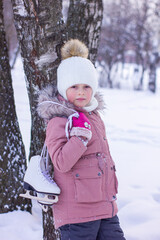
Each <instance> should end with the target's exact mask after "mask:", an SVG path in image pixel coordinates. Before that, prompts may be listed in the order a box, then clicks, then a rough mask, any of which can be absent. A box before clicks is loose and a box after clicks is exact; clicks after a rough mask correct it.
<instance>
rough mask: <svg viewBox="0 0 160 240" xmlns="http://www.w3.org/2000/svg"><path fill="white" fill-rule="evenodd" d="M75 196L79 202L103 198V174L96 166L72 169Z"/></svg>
mask: <svg viewBox="0 0 160 240" xmlns="http://www.w3.org/2000/svg"><path fill="white" fill-rule="evenodd" d="M73 176H74V183H75V198H76V201H77V202H79V203H89V202H90V203H91V202H99V201H102V200H103V174H102V172H101V171H100V170H99V169H98V168H97V167H95V166H94V167H89V168H88V167H87V168H80V169H76V170H73Z"/></svg>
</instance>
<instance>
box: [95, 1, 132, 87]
mask: <svg viewBox="0 0 160 240" xmlns="http://www.w3.org/2000/svg"><path fill="white" fill-rule="evenodd" d="M104 16H105V17H104V21H103V26H102V31H101V40H100V48H99V51H98V63H99V64H100V66H102V68H103V71H102V75H101V79H100V86H102V87H106V86H108V87H109V88H112V87H113V78H112V77H111V70H112V67H113V66H114V65H115V64H116V63H118V62H120V61H121V62H122V63H123V62H124V55H125V49H126V45H127V44H128V42H129V36H128V29H129V27H130V24H131V16H132V15H131V3H130V1H128V0H127V1H124V0H117V1H108V2H106V3H105V10H104ZM105 76H106V77H105ZM106 78H107V79H106Z"/></svg>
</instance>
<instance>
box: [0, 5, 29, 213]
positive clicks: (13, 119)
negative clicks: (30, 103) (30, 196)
mask: <svg viewBox="0 0 160 240" xmlns="http://www.w3.org/2000/svg"><path fill="white" fill-rule="evenodd" d="M0 46H1V51H0V113H1V115H0V186H1V191H0V213H6V212H9V211H13V210H18V209H21V210H27V211H30V207H31V205H30V201H28V200H26V199H20V198H19V194H20V193H21V192H22V190H23V186H22V184H23V176H24V172H25V168H26V157H25V150H24V145H23V142H22V137H21V133H20V129H19V125H18V120H17V116H16V111H15V104H14V96H13V88H12V79H11V72H10V66H9V57H8V49H7V44H6V39H5V32H4V21H3V6H2V1H0Z"/></svg>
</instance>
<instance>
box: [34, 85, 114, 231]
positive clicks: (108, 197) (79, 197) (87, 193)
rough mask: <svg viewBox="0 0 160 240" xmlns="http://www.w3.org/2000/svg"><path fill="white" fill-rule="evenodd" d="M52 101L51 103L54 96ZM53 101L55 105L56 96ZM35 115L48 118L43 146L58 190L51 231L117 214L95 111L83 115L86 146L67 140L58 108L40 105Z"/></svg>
mask: <svg viewBox="0 0 160 240" xmlns="http://www.w3.org/2000/svg"><path fill="white" fill-rule="evenodd" d="M50 91H51V90H50ZM45 94H46V92H45ZM48 99H49V100H51V98H48ZM46 100H47V98H46V96H45V98H44V95H43V94H41V98H40V102H43V101H46ZM52 101H55V96H54V97H52ZM56 102H59V100H58V98H57V97H56ZM101 102H102V101H100V104H101ZM46 104H47V103H46ZM48 104H49V103H48ZM63 104H64V102H63ZM100 104H99V105H100ZM42 105H45V104H42ZM65 106H66V104H65ZM72 107H73V106H72ZM42 108H43V109H42ZM44 108H45V110H44ZM56 108H57V106H56ZM58 108H59V107H58ZM51 109H52V110H51ZM47 111H48V112H49V116H48V112H47ZM62 111H63V110H62ZM38 112H39V115H40V116H41V117H43V118H44V119H47V118H48V120H49V119H50V120H49V122H48V125H47V129H46V145H47V148H48V151H49V154H50V157H51V159H52V162H53V165H54V180H55V181H56V183H57V184H58V186H59V187H60V189H61V194H60V196H59V201H58V203H56V204H54V205H53V216H54V223H55V228H58V227H60V226H62V225H65V224H71V223H80V222H88V221H94V220H98V219H103V218H110V217H112V216H114V215H115V214H117V211H118V210H117V205H116V202H115V200H116V194H117V185H118V183H117V178H116V175H115V164H114V162H113V160H112V157H111V155H110V152H109V147H108V142H107V138H106V134H105V126H104V123H103V121H102V120H101V118H100V116H99V114H98V111H97V110H96V111H93V112H89V113H88V112H84V113H85V115H86V116H87V118H88V119H89V121H90V123H91V127H92V138H91V140H90V141H89V143H88V145H87V147H85V146H84V145H83V143H82V142H81V140H79V139H78V138H77V137H75V136H73V137H71V138H70V139H69V140H67V138H66V134H65V125H66V122H67V116H65V114H64V112H63V113H62V112H61V116H57V113H59V112H60V109H59V110H57V109H56V110H55V106H53V104H50V105H48V106H45V107H44V106H43V107H42V106H41V107H40V108H39V109H38ZM55 112H56V114H55ZM67 114H68V115H70V114H69V113H67Z"/></svg>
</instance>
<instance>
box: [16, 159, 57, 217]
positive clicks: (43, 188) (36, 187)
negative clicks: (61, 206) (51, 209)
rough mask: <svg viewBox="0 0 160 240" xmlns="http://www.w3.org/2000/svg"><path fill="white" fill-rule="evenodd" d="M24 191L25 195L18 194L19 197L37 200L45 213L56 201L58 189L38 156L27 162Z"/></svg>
mask: <svg viewBox="0 0 160 240" xmlns="http://www.w3.org/2000/svg"><path fill="white" fill-rule="evenodd" d="M24 189H25V190H26V193H24V194H23V193H22V194H20V197H24V198H29V199H35V200H37V201H38V203H39V204H40V205H41V207H42V209H43V210H44V211H45V212H46V211H47V210H48V206H51V205H53V204H54V203H56V202H57V201H58V195H59V194H60V188H59V187H58V186H57V184H56V183H55V182H54V180H53V179H52V178H51V176H50V175H49V173H48V171H47V170H46V168H45V163H44V161H43V158H42V157H41V156H39V155H37V156H33V157H32V158H31V160H30V162H29V165H28V168H27V170H26V173H25V176H24Z"/></svg>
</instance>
